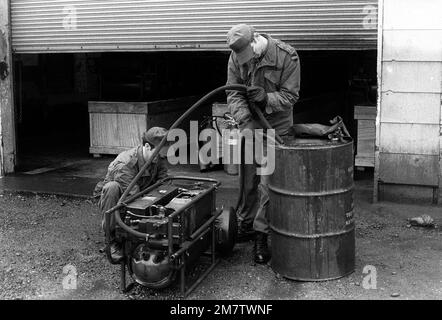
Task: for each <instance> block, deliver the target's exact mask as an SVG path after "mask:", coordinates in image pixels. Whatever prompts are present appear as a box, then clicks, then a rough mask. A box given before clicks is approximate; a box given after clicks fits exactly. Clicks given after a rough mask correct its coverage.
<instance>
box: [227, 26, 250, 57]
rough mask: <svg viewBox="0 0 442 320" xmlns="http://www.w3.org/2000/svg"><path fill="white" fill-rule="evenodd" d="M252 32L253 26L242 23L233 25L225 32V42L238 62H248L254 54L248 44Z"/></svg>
mask: <svg viewBox="0 0 442 320" xmlns="http://www.w3.org/2000/svg"><path fill="white" fill-rule="evenodd" d="M254 33H255V28H253V27H252V26H249V25H247V24H244V23H241V24H237V25H234V26H233V27H232V28H231V29H230V30H229V32H228V33H227V44H228V45H229V48H230V49H232V50H233V52H235V54H236V57H237V59H238V62H239V63H240V64H244V63H246V62H248V61H249V60H250V59H252V58H253V56H254V55H255V54H254V52H253V49H252V46H251V45H250V44H251V43H252V41H253V35H254Z"/></svg>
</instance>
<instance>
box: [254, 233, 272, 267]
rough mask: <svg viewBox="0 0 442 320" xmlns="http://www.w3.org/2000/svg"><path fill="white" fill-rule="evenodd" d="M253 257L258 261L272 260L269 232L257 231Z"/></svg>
mask: <svg viewBox="0 0 442 320" xmlns="http://www.w3.org/2000/svg"><path fill="white" fill-rule="evenodd" d="M253 257H254V260H255V262H256V263H266V262H267V261H269V260H270V251H269V247H268V245H267V234H266V233H263V232H257V233H256V237H255V244H254V246H253Z"/></svg>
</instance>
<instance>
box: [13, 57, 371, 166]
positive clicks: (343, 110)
mask: <svg viewBox="0 0 442 320" xmlns="http://www.w3.org/2000/svg"><path fill="white" fill-rule="evenodd" d="M298 54H299V57H300V61H301V91H300V97H301V98H300V100H299V101H298V103H297V104H296V105H295V107H294V119H295V122H297V123H311V122H315V123H322V124H327V122H328V120H330V119H332V118H333V117H334V116H336V115H340V116H342V117H343V119H344V122H345V124H346V126H347V127H348V129H349V131H350V133H351V135H352V136H355V134H356V130H357V128H356V125H355V121H354V119H353V112H354V106H355V105H358V104H362V105H375V104H376V50H354V51H353V50H352V51H350V50H346V51H324V50H321V51H304V50H302V51H298ZM228 56H229V55H228V52H227V51H210V52H209V51H207V52H201V51H182V52H118V53H117V52H114V53H111V52H106V53H51V54H16V55H15V77H14V81H15V85H14V87H15V92H14V94H15V106H16V110H15V116H16V143H17V163H16V172H19V173H20V172H22V173H23V172H29V171H33V170H38V169H39V168H45V167H57V166H58V165H61V164H66V163H75V162H78V161H83V160H85V159H92V154H90V153H89V144H90V128H89V115H88V101H121V102H133V101H155V100H163V99H173V98H179V97H186V96H197V97H200V96H203V95H204V94H206V93H207V92H209V91H211V90H212V89H214V88H216V87H219V86H221V85H224V84H225V82H226V66H227V61H228ZM223 101H225V96H219V97H217V102H223ZM208 109H209V108H208ZM196 116H198V115H196ZM113 157H114V155H108V156H104V158H105V159H108V160H107V161H109V160H110V159H112V158H113ZM83 169H84V167H83Z"/></svg>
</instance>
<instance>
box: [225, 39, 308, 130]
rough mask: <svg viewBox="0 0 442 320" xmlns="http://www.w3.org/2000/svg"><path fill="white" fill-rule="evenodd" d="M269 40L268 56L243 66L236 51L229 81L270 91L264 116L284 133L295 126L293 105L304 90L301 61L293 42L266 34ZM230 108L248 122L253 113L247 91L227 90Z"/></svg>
mask: <svg viewBox="0 0 442 320" xmlns="http://www.w3.org/2000/svg"><path fill="white" fill-rule="evenodd" d="M262 36H263V37H265V38H267V39H268V46H267V49H266V52H265V53H264V55H263V56H262V57H261V58H260V59H259V60H258V61H255V59H252V60H251V62H249V63H247V64H244V65H240V64H239V63H238V60H237V59H236V57H235V53H234V52H233V51H232V53H231V54H230V58H229V63H228V72H227V84H244V85H247V86H251V85H254V86H260V87H263V88H264V90H265V91H266V92H267V96H268V104H267V107H266V109H265V112H264V116H265V117H266V118H267V120H268V121H269V123H270V125H271V126H272V127H273V128H274V129H275V130H276V132H277V133H278V134H280V135H284V134H287V132H288V130H289V128H290V127H291V126H292V125H293V105H294V104H295V103H296V101H298V98H299V89H300V82H301V79H300V77H301V76H300V71H301V67H300V61H299V57H298V54H297V53H296V50H295V49H294V48H293V47H291V46H290V45H288V44H286V43H284V42H282V41H279V40H277V39H273V38H272V37H270V36H269V35H266V34H262ZM227 103H228V105H229V111H230V113H231V114H232V116H233V117H234V118H235V120H236V121H237V122H238V123H240V124H241V123H247V122H248V121H250V120H251V118H252V115H251V113H250V110H249V109H248V102H247V98H246V95H245V93H242V92H239V91H229V92H228V93H227Z"/></svg>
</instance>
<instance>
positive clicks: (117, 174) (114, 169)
mask: <svg viewBox="0 0 442 320" xmlns="http://www.w3.org/2000/svg"><path fill="white" fill-rule="evenodd" d="M145 163H146V162H145V160H144V157H143V148H142V147H141V146H138V147H134V148H132V149H129V150H126V151H123V152H121V153H120V154H119V155H118V156H117V157H116V158H115V160H114V161H112V162H111V163H110V164H109V167H108V169H107V174H106V177H105V178H104V180H102V181H100V182H98V183H97V185H96V186H95V189H94V192H93V194H94V197H96V196H100V195H101V190H102V189H103V186H104V185H105V184H106V183H108V182H109V181H116V182H118V183H119V184H120V187H121V189H122V190H123V192H124V190H126V189H127V187H128V186H129V184H130V183H131V181H132V180H133V179H134V178H135V176H136V175H137V174H138V172H139V171H140V168H141V167H142V166H143V165H144V164H145ZM166 177H167V159H165V158H163V157H158V160H157V161H156V162H152V163H151V164H150V165H149V166H148V167H147V169H146V171H144V173H143V175H142V176H141V177H140V179H139V180H138V182H137V184H136V185H135V186H134V187H133V188H132V190H131V191H130V194H134V193H136V192H138V191H140V190H144V189H145V188H147V187H149V186H150V185H152V184H153V183H155V182H157V181H158V180H161V179H164V178H166Z"/></svg>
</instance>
